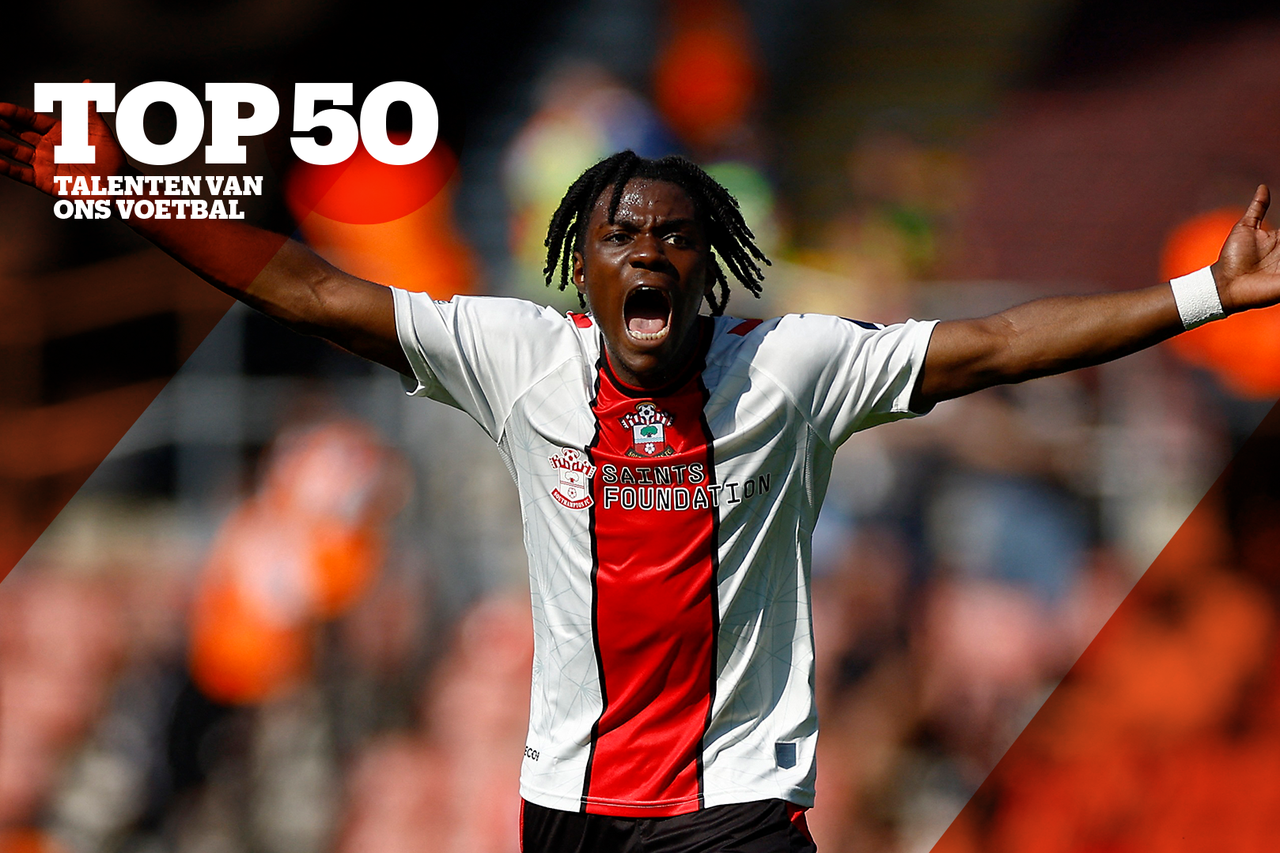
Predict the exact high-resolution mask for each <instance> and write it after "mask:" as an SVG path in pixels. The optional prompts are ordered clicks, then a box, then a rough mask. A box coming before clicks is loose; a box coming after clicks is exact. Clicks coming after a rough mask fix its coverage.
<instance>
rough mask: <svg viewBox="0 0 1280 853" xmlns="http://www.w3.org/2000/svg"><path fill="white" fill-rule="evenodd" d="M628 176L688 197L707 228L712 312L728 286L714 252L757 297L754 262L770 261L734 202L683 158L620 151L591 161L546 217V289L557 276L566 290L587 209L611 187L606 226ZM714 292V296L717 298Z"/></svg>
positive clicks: (724, 300)
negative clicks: (548, 221)
mask: <svg viewBox="0 0 1280 853" xmlns="http://www.w3.org/2000/svg"><path fill="white" fill-rule="evenodd" d="M632 178H644V179H647V180H651V181H668V182H670V183H673V184H675V185H676V186H678V187H680V188H681V189H682V190H684V191H685V192H686V193H688V194H689V198H690V199H692V201H693V205H694V209H695V210H696V211H697V214H698V216H699V217H700V218H701V219H702V222H703V225H704V227H705V229H706V234H707V242H708V243H709V244H710V246H711V252H710V253H709V255H710V256H709V258H708V262H709V263H708V266H709V269H708V274H709V275H710V277H711V283H712V285H713V288H714V289H713V292H712V293H711V294H709V296H708V300H709V301H710V303H711V313H712V314H716V315H719V314H723V313H724V308H725V305H727V304H728V303H729V282H728V280H727V279H726V278H725V274H724V270H723V269H721V268H720V264H719V263H718V262H717V260H716V252H719V253H720V257H721V258H723V259H724V265H725V266H726V267H728V268H729V272H730V273H732V274H733V277H734V278H736V279H737V280H738V281H740V282H742V285H743V286H744V287H745V288H746V289H747V290H748V291H750V292H751V293H752V294H754V295H755V297H756V298H757V299H759V298H760V290H761V285H760V282H761V281H763V280H764V272H763V271H762V270H761V269H760V266H759V264H758V263H757V261H759V262H762V263H764V264H766V265H767V264H769V259H768V258H766V257H765V256H764V252H762V251H760V248H759V247H758V246H756V244H755V235H754V234H752V233H751V229H750V228H748V227H747V223H746V221H745V220H744V219H743V218H742V211H741V210H740V209H739V208H738V200H737V199H736V198H734V197H733V195H732V194H731V193H730V192H729V191H728V190H726V189H725V188H724V187H722V186H721V185H720V184H719V182H717V181H716V180H715V178H712V177H711V176H710V175H708V174H707V173H706V172H704V171H702V169H700V168H698V166H697V165H695V164H694V163H693V162H692V161H690V160H687V159H685V158H684V157H680V156H676V155H672V156H668V157H663V158H662V159H660V160H650V159H648V158H645V157H640V156H639V155H637V154H636V153H635V152H634V151H623V152H620V153H618V154H614V155H613V156H612V157H608V158H606V159H604V160H601V161H600V162H599V163H596V164H595V165H594V166H592V167H591V168H590V169H587V170H586V171H585V172H583V173H582V174H581V175H580V176H579V177H578V179H577V180H576V181H574V182H573V185H572V186H570V187H569V190H568V192H566V193H565V194H564V198H562V199H561V200H560V206H559V207H558V208H556V212H555V214H554V215H553V216H552V217H551V224H550V226H549V227H548V228H547V239H546V242H545V244H544V245H546V247H547V265H546V267H545V268H544V269H543V270H542V273H543V275H544V276H546V279H547V285H548V286H550V285H551V280H552V278H553V277H554V276H555V273H556V270H557V268H558V269H559V272H560V289H561V290H564V289H565V288H567V287H568V286H569V267H570V264H571V262H572V258H573V253H574V251H575V250H580V249H581V248H582V241H583V235H584V232H585V231H586V224H587V221H588V220H589V219H590V218H591V210H592V208H593V207H595V203H596V200H597V199H599V198H600V194H601V193H603V192H604V191H605V189H606V188H608V187H610V186H612V187H613V194H612V195H611V196H610V198H609V222H610V223H612V222H613V218H614V217H615V216H616V215H617V213H618V205H619V203H621V201H622V191H623V189H624V188H625V187H626V185H627V182H628V181H630V180H631V179H632ZM717 293H718V295H717ZM578 301H579V302H581V303H582V305H583V307H584V308H585V307H586V300H585V299H584V298H583V296H582V294H581V293H580V294H578Z"/></svg>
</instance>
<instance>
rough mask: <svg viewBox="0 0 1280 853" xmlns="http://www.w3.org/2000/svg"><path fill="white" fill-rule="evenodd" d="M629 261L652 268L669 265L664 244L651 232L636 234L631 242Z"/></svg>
mask: <svg viewBox="0 0 1280 853" xmlns="http://www.w3.org/2000/svg"><path fill="white" fill-rule="evenodd" d="M631 263H632V264H633V265H635V266H641V267H645V268H646V269H654V268H657V267H664V268H665V267H668V266H670V265H671V262H670V260H668V258H667V251H666V246H665V245H663V242H662V240H660V239H659V238H658V237H656V236H655V235H653V234H644V233H641V234H637V235H636V239H635V241H634V242H633V243H632V244H631Z"/></svg>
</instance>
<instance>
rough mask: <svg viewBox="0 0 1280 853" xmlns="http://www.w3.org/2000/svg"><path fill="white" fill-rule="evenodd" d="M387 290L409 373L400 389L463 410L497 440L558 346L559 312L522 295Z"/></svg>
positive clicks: (561, 323)
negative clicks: (448, 296)
mask: <svg viewBox="0 0 1280 853" xmlns="http://www.w3.org/2000/svg"><path fill="white" fill-rule="evenodd" d="M391 293H392V296H393V297H394V302H395V311H396V334H397V336H398V337H399V339H400V346H401V348H403V349H404V354H405V357H406V358H407V359H408V360H409V365H410V366H411V367H412V368H413V374H414V375H413V380H414V381H412V382H411V381H410V380H408V378H407V377H406V385H405V390H406V391H407V392H408V393H409V394H410V396H414V397H430V398H432V399H434V400H439V401H440V402H442V403H445V404H447V405H450V406H453V407H455V408H458V409H461V410H462V411H464V412H466V413H467V414H468V415H470V416H471V417H472V418H474V419H475V420H476V422H477V423H479V424H480V426H481V427H483V428H484V430H485V432H487V433H488V434H489V436H490V437H491V438H492V439H493V440H494V441H497V440H498V439H499V438H500V437H501V435H502V432H503V429H504V428H505V425H506V422H507V417H508V416H509V415H510V414H511V409H512V407H513V406H514V404H515V402H516V400H518V399H519V397H520V396H521V395H522V394H523V393H524V392H525V391H526V390H528V388H529V387H530V386H531V385H532V384H533V383H534V382H535V381H536V380H537V379H538V378H540V376H541V375H542V373H543V372H545V370H546V369H547V365H548V364H549V359H550V358H552V357H554V354H555V352H556V351H557V350H559V349H562V348H563V341H561V340H560V339H561V338H563V337H564V334H565V332H564V326H565V321H564V320H563V318H561V317H559V316H558V315H556V314H555V313H554V312H552V311H550V309H542V308H541V307H539V306H537V305H535V304H533V303H531V302H525V301H523V300H519V299H503V298H498V297H465V296H458V297H454V298H453V299H452V300H450V301H448V302H439V301H436V300H433V299H431V297H430V296H429V295H427V294H425V293H412V292H410V291H406V290H399V289H397V288H392V289H391ZM411 385H412V386H413V387H411Z"/></svg>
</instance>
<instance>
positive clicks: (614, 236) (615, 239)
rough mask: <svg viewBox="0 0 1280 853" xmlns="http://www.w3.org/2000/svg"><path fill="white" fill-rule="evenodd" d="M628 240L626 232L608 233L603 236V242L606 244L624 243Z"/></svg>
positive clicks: (629, 236)
mask: <svg viewBox="0 0 1280 853" xmlns="http://www.w3.org/2000/svg"><path fill="white" fill-rule="evenodd" d="M630 239H631V235H630V234H628V233H627V232H626V231H610V232H609V233H608V234H606V235H604V241H605V242H606V243H625V242H627V241H628V240H630Z"/></svg>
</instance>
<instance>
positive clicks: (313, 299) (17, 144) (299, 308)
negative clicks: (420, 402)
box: [0, 103, 413, 375]
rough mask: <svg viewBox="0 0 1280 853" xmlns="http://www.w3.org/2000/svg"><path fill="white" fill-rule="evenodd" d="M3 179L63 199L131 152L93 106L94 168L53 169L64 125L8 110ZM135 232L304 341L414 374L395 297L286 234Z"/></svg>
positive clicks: (216, 226)
mask: <svg viewBox="0 0 1280 853" xmlns="http://www.w3.org/2000/svg"><path fill="white" fill-rule="evenodd" d="M0 130H3V131H4V132H5V133H8V134H10V135H11V136H13V137H14V139H6V138H3V137H0V154H2V155H4V157H3V158H0V174H4V175H7V176H8V177H10V178H13V179H14V180H16V181H19V182H20V183H24V184H28V185H30V186H33V187H35V188H36V189H38V190H41V191H42V192H45V193H48V194H49V195H56V189H55V188H56V183H55V180H54V179H55V178H58V177H71V178H75V177H77V176H84V177H86V178H89V177H92V176H93V175H98V176H100V177H101V178H106V177H108V176H110V175H115V174H120V173H121V172H122V171H124V170H125V169H126V168H128V162H127V161H126V159H125V156H124V151H123V149H122V148H121V147H120V144H119V143H118V142H117V141H116V139H115V137H114V136H112V134H111V130H110V128H108V127H107V124H106V122H104V121H103V120H102V117H101V116H100V115H99V114H98V112H97V111H96V110H95V109H94V108H93V105H92V104H90V105H89V143H90V144H91V145H93V146H94V149H95V152H96V158H95V159H96V162H95V163H90V164H68V163H55V162H54V158H53V148H54V146H55V145H57V144H58V143H60V142H61V139H62V125H61V122H59V121H57V120H56V119H53V118H51V117H49V116H46V115H41V114H39V113H36V112H33V111H32V110H29V109H26V108H24V107H20V106H17V105H14V104H6V103H0ZM129 225H130V227H132V228H133V229H134V230H135V231H137V232H138V233H139V234H141V235H142V236H144V237H146V238H147V239H148V240H150V241H151V242H153V243H155V244H156V245H157V246H159V247H160V248H161V249H163V250H164V251H165V252H167V253H168V254H170V255H172V256H173V257H174V258H175V259H177V260H178V261H179V262H180V263H182V264H183V265H184V266H186V267H187V268H188V269H190V270H191V271H192V272H194V273H196V274H197V275H199V276H200V277H201V278H203V279H204V280H205V281H207V282H209V283H210V284H212V285H213V286H215V287H217V288H218V289H219V290H221V291H223V292H225V293H228V294H230V295H231V296H234V297H235V298H236V299H239V300H240V301H242V302H244V303H246V304H247V305H250V306H251V307H253V308H256V309H258V310H259V311H262V312H263V313H264V314H266V315H267V316H269V317H271V318H273V319H275V320H277V321H279V322H281V323H283V324H285V325H286V326H289V327H290V328H292V329H294V330H296V331H299V332H302V333H304V334H309V335H316V336H318V337H322V338H325V339H327V340H329V341H332V342H333V343H335V344H337V345H338V346H340V347H342V348H344V349H347V350H350V351H351V352H353V353H355V354H356V355H359V356H362V357H364V358H367V359H369V360H371V361H376V362H378V363H379V364H383V365H386V366H387V367H390V368H391V369H393V370H396V371H399V372H400V373H403V374H405V375H412V374H413V371H412V369H411V368H410V366H409V363H408V361H407V359H406V358H405V355H404V351H403V350H402V349H401V347H400V344H399V341H398V339H397V336H396V323H395V308H394V305H393V302H392V297H391V290H390V289H389V288H387V287H384V286H382V285H380V284H375V283H373V282H369V281H365V280H363V279H360V278H356V277H355V276H352V275H349V274H347V273H345V272H343V271H342V270H340V269H338V268H337V267H334V266H333V265H332V264H329V263H328V262H327V261H325V260H324V259H323V258H321V257H319V256H318V255H316V254H315V253H314V252H312V251H311V250H310V249H308V248H307V247H305V246H303V245H301V244H300V243H297V242H295V241H293V240H290V239H288V238H287V237H284V236H282V235H279V234H273V233H271V232H269V231H264V230H262V229H260V228H254V227H253V226H250V225H246V224H244V223H242V222H234V221H230V220H209V219H205V220H192V219H181V220H179V219H137V218H131V219H130V220H129Z"/></svg>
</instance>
